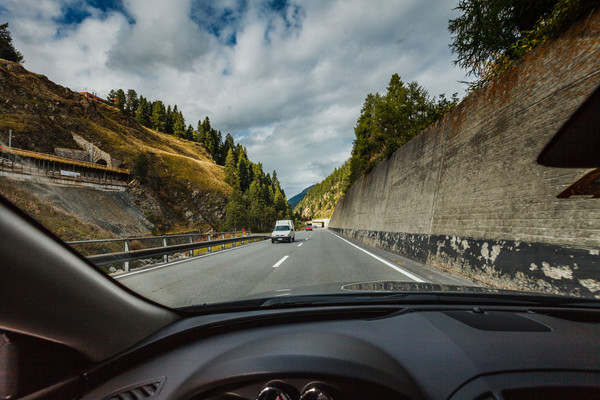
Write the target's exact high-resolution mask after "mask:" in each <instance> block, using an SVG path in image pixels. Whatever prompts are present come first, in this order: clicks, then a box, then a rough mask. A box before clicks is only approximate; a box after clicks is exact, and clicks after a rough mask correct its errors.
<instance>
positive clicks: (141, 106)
mask: <svg viewBox="0 0 600 400" xmlns="http://www.w3.org/2000/svg"><path fill="white" fill-rule="evenodd" d="M150 118H151V108H150V107H149V104H148V100H146V98H145V97H143V96H140V98H139V102H138V107H137V109H136V110H135V120H136V121H137V122H138V124H140V125H143V126H145V127H148V128H150V127H152V122H151V121H150Z"/></svg>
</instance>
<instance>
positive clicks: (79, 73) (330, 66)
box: [0, 0, 466, 197]
mask: <svg viewBox="0 0 600 400" xmlns="http://www.w3.org/2000/svg"><path fill="white" fill-rule="evenodd" d="M456 3H457V0H369V1H365V0H307V1H302V0H289V1H286V0H271V1H266V0H226V1H208V0H168V1H167V0H109V1H102V0H2V2H0V23H4V22H9V29H10V31H11V34H12V36H13V42H14V45H15V47H16V48H17V49H18V50H19V51H21V53H23V55H24V57H25V64H24V65H25V67H26V68H28V69H29V70H31V71H33V72H36V73H40V74H44V75H46V76H48V77H49V78H50V79H51V80H53V81H54V82H56V83H58V84H61V85H64V86H67V87H69V88H71V89H73V90H75V91H89V92H95V93H97V94H98V95H99V96H101V97H105V96H106V95H107V94H108V92H109V91H110V90H111V89H117V88H123V89H125V90H127V89H135V90H136V91H137V93H138V94H140V95H143V96H145V97H147V98H149V99H151V100H162V101H163V102H165V103H167V104H171V105H174V104H177V105H178V107H179V109H180V110H182V111H183V114H184V117H185V118H186V123H188V124H192V125H193V126H194V127H195V126H196V124H197V121H198V120H199V119H204V117H205V116H208V117H209V118H210V120H211V123H212V126H213V127H214V128H216V129H218V130H221V131H222V132H223V135H225V134H226V133H228V132H230V133H231V134H232V135H233V136H234V138H235V139H236V142H240V143H242V144H243V145H244V146H246V148H247V149H248V153H249V156H250V159H251V160H252V161H254V162H262V163H263V166H264V169H265V171H267V172H268V171H272V170H273V169H276V170H277V174H278V176H279V179H280V180H281V182H282V185H283V187H284V189H285V191H286V194H287V195H288V197H291V196H293V195H295V194H296V193H298V192H300V191H301V190H302V189H303V188H305V187H307V186H309V185H311V184H313V183H316V182H319V181H321V180H322V179H323V178H325V177H326V176H327V175H328V174H329V173H330V172H331V171H332V170H333V168H335V167H337V166H339V165H341V164H342V163H343V162H344V161H345V160H346V159H347V158H348V157H349V156H350V150H351V148H352V140H353V139H354V131H353V128H354V125H355V123H356V120H357V118H358V116H359V114H360V109H361V106H362V103H363V101H364V99H365V96H366V95H367V94H368V93H374V92H380V93H383V92H385V88H386V86H387V83H388V82H389V79H390V77H391V75H392V74H394V73H398V74H399V75H400V76H401V77H402V79H403V80H404V81H406V82H408V81H413V80H415V81H417V82H419V83H420V84H421V85H422V86H424V87H425V88H426V89H427V90H428V91H429V93H430V94H432V95H438V94H440V93H445V94H446V95H447V96H450V95H452V93H455V92H458V93H459V95H460V96H461V97H462V95H463V94H464V89H465V85H464V84H462V83H459V81H463V80H466V77H465V74H464V71H463V70H460V69H458V68H457V67H455V66H454V65H453V64H452V59H453V57H452V55H451V54H450V51H449V48H448V44H449V43H450V36H449V34H448V31H447V24H448V20H449V19H451V18H454V17H455V16H456V12H455V11H453V10H452V9H453V8H454V7H455V5H456Z"/></svg>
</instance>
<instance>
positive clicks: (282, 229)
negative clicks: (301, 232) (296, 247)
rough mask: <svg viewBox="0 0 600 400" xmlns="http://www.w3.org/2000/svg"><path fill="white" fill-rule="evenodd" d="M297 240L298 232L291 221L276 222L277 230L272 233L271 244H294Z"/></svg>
mask: <svg viewBox="0 0 600 400" xmlns="http://www.w3.org/2000/svg"><path fill="white" fill-rule="evenodd" d="M294 240H296V231H295V230H294V223H293V222H292V220H291V219H281V220H279V221H277V222H275V229H273V232H272V233H271V243H275V242H293V241H294Z"/></svg>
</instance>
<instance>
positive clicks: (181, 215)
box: [0, 59, 231, 234]
mask: <svg viewBox="0 0 600 400" xmlns="http://www.w3.org/2000/svg"><path fill="white" fill-rule="evenodd" d="M9 129H11V130H12V146H13V147H16V148H21V149H25V150H31V151H36V152H42V153H48V154H54V152H55V151H54V149H55V148H57V147H61V148H68V149H78V150H81V148H80V147H79V146H78V145H77V143H76V142H75V141H74V139H73V135H72V133H75V134H77V135H79V136H81V137H82V138H84V139H85V140H87V141H89V142H91V143H93V144H94V146H96V147H97V148H99V149H101V150H103V151H105V152H108V153H109V154H110V155H111V157H113V158H115V159H118V160H121V165H120V167H122V168H127V169H129V170H133V168H134V165H135V160H136V158H138V157H140V154H142V153H143V154H144V155H145V156H146V160H147V175H146V176H145V177H144V178H145V179H143V181H144V183H141V182H137V181H136V182H134V183H133V185H132V187H131V188H130V190H129V191H130V193H131V194H132V195H133V198H134V202H135V203H137V204H135V206H137V207H138V208H139V210H140V211H141V212H142V213H143V214H144V215H145V217H146V218H147V219H148V220H149V221H150V222H151V225H152V228H151V230H152V231H154V232H168V231H176V230H191V229H193V230H207V229H211V228H214V229H216V228H217V227H218V225H219V224H220V223H221V219H222V216H223V212H224V211H223V210H224V207H225V204H226V198H227V195H228V194H229V192H230V190H231V188H230V187H229V185H227V184H226V183H225V182H224V180H223V168H222V167H221V166H218V165H216V164H215V163H214V161H213V160H212V158H211V157H210V156H209V155H208V154H207V152H206V151H205V150H204V148H203V147H202V145H200V144H199V143H194V142H190V141H186V140H183V139H177V138H175V137H174V136H171V135H167V134H164V133H160V132H157V131H154V130H151V129H148V128H145V127H142V126H141V125H139V124H138V123H137V122H136V121H135V119H133V118H130V117H128V116H126V115H124V114H123V113H121V112H120V111H119V110H118V109H117V108H115V107H112V106H109V105H106V104H103V103H100V102H96V101H93V100H89V99H87V98H85V97H84V96H82V95H80V94H78V93H75V92H73V91H71V90H70V89H67V88H65V87H62V86H59V85H57V84H55V83H53V82H51V81H50V80H49V79H48V78H46V77H45V76H43V75H38V74H34V73H31V72H29V71H27V70H26V69H25V68H23V66H21V65H19V64H17V63H12V62H9V61H6V60H1V59H0V143H2V144H4V145H6V144H7V143H8V131H9ZM6 186H7V185H2V186H0V191H2V190H6ZM148 204H150V206H148ZM63 211H65V210H63ZM84 211H90V212H91V210H84ZM49 228H50V229H52V227H49ZM115 233H116V232H115ZM120 234H124V233H123V232H120Z"/></svg>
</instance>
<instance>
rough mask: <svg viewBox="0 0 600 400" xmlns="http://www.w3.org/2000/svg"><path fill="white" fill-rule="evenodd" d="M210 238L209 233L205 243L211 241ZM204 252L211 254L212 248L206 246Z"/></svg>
mask: <svg viewBox="0 0 600 400" xmlns="http://www.w3.org/2000/svg"><path fill="white" fill-rule="evenodd" d="M211 236H212V235H211V234H210V233H209V234H208V236H207V238H206V241H207V242H210V241H211V240H212V238H211ZM206 251H207V252H208V253H212V246H208V247H207V248H206Z"/></svg>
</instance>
